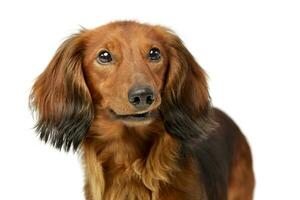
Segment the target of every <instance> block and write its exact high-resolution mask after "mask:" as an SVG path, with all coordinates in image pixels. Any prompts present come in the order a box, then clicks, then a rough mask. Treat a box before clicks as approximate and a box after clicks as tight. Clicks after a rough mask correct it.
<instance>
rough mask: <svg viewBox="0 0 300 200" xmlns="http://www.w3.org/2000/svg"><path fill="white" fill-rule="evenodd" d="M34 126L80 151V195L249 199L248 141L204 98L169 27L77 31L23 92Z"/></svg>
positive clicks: (91, 198)
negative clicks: (82, 179) (82, 176)
mask: <svg viewBox="0 0 300 200" xmlns="http://www.w3.org/2000/svg"><path fill="white" fill-rule="evenodd" d="M30 104H31V107H32V109H33V110H34V111H36V114H37V115H36V116H37V124H36V132H37V133H38V135H39V136H40V138H41V139H42V140H43V141H45V142H49V143H51V144H52V145H53V146H54V147H56V148H58V149H64V150H66V151H69V150H73V151H80V153H82V158H83V161H84V171H85V188H84V190H85V197H86V199H87V200H226V199H228V200H251V199H253V189H254V173H253V169H252V158H251V153H250V149H249V146H248V144H247V142H246V139H245V137H244V136H243V135H242V133H241V131H240V129H239V128H238V127H237V125H236V124H235V123H234V122H233V121H232V120H231V119H230V118H229V117H228V116H227V115H226V114H224V113H223V112H222V111H220V110H218V109H216V108H214V107H213V106H212V105H211V103H210V96H209V92H208V87H207V82H206V75H205V72H204V71H203V69H202V68H201V67H200V66H199V65H198V64H197V62H196V61H195V59H194V58H193V56H192V55H191V53H190V52H189V51H188V50H187V48H186V47H185V46H184V45H183V43H182V41H181V40H180V39H179V37H178V36H176V35H175V34H174V33H173V32H172V31H171V30H169V29H167V28H164V27H162V26H152V25H147V24H141V23H137V22H132V21H120V22H113V23H110V24H107V25H104V26H101V27H98V28H96V29H92V30H86V29H84V30H81V31H80V32H79V33H78V34H75V35H72V36H71V37H70V38H69V39H67V40H66V41H65V42H63V44H62V45H61V46H60V47H59V49H58V50H57V52H56V53H55V55H54V57H53V59H52V60H51V62H50V63H49V65H48V67H47V68H46V69H45V71H44V72H43V73H42V74H41V75H40V76H39V77H38V78H37V80H36V82H35V83H34V85H33V88H32V92H31V95H30Z"/></svg>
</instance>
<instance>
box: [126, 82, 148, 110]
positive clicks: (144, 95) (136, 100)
mask: <svg viewBox="0 0 300 200" xmlns="http://www.w3.org/2000/svg"><path fill="white" fill-rule="evenodd" d="M128 101H129V102H130V103H131V104H132V105H134V107H136V108H138V109H145V108H147V107H149V106H150V105H151V104H152V103H153V101H154V92H153V90H152V89H151V88H150V87H149V86H138V87H134V88H131V89H130V90H129V92H128Z"/></svg>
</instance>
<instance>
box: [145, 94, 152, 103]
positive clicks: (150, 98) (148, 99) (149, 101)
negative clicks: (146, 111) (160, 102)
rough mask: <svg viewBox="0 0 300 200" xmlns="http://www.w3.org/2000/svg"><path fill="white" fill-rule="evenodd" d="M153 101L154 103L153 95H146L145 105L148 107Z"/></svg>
mask: <svg viewBox="0 0 300 200" xmlns="http://www.w3.org/2000/svg"><path fill="white" fill-rule="evenodd" d="M153 101H154V99H153V95H148V96H147V97H146V103H147V104H148V105H151V104H152V103H153Z"/></svg>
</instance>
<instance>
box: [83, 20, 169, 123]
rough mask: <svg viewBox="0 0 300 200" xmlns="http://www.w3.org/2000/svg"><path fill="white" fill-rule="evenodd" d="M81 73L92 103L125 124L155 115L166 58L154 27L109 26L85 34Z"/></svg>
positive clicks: (160, 38)
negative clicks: (83, 74)
mask: <svg viewBox="0 0 300 200" xmlns="http://www.w3.org/2000/svg"><path fill="white" fill-rule="evenodd" d="M85 37H86V38H88V39H87V42H86V49H85V55H86V56H85V57H84V65H83V66H84V67H83V70H84V73H85V76H86V81H87V84H88V87H89V90H90V93H91V95H92V98H93V101H94V104H95V105H96V106H97V107H99V108H100V109H101V110H102V111H104V112H105V111H107V112H109V117H111V118H113V119H114V120H120V121H122V122H123V123H125V124H126V125H130V126H136V125H145V124H148V123H150V122H151V121H152V120H153V118H155V117H156V116H157V111H158V108H159V106H160V104H161V91H162V88H163V86H164V77H165V75H166V72H167V64H168V57H167V51H166V48H165V46H164V45H163V43H162V42H161V41H162V39H163V38H162V36H161V35H160V34H159V33H158V32H157V31H155V29H154V28H153V27H149V26H146V25H137V24H131V23H129V24H109V25H106V26H103V27H100V28H98V29H95V30H94V31H92V32H88V33H86V36H85Z"/></svg>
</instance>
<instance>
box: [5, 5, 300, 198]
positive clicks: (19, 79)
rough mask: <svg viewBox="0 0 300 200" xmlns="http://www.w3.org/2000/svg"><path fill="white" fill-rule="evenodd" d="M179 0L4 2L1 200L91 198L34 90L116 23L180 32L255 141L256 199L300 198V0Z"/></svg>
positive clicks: (220, 98)
mask: <svg viewBox="0 0 300 200" xmlns="http://www.w3.org/2000/svg"><path fill="white" fill-rule="evenodd" d="M177 2H178V3H177ZM177 2H175V1H162V0H161V1H157V0H149V1H130V0H125V1H124V0H123V1H119V2H117V1H112V0H106V1H101V0H98V1H94V2H92V1H81V2H77V1H54V0H52V1H47V2H45V1H30V0H26V1H21V0H19V1H15V0H11V1H6V2H4V1H1V3H0V34H1V35H0V58H1V60H0V61H1V62H0V70H1V71H0V95H1V96H0V101H1V102H0V113H1V114H0V123H1V126H0V127H1V131H0V134H1V135H0V136H1V137H0V199H3V200H17V199H30V200H41V199H43V200H53V199H55V200H60V199H61V200H66V199H72V200H77V199H78V200H80V199H83V192H82V187H83V173H82V169H81V165H80V161H79V159H78V156H77V155H74V154H72V153H69V154H66V153H63V152H59V151H57V150H55V149H53V148H51V147H50V146H49V145H44V144H43V143H42V142H40V141H39V140H38V138H37V137H36V135H35V134H34V131H33V129H32V127H33V125H34V122H33V119H32V116H31V112H30V111H29V109H28V94H29V91H30V87H31V85H32V83H33V80H34V79H35V78H36V76H37V75H38V74H39V73H41V72H42V70H43V69H44V68H45V67H46V65H47V64H48V62H49V61H50V59H51V57H52V56H53V54H54V52H55V50H56V48H57V47H58V46H59V44H60V43H61V42H62V41H63V40H64V39H65V38H66V37H67V36H68V35H70V34H71V33H73V32H76V31H77V30H78V29H79V28H80V25H81V26H84V27H86V28H93V27H96V26H99V25H102V24H105V23H107V22H110V21H112V20H116V19H123V20H124V19H136V20H139V21H140V22H149V23H153V24H161V25H165V26H168V27H170V28H172V29H173V30H175V31H176V32H177V34H178V35H179V36H180V37H181V38H182V39H183V41H184V42H185V44H186V46H187V48H188V49H189V50H190V51H191V52H192V54H193V55H194V56H195V57H196V58H197V60H198V61H199V63H200V64H201V66H202V67H203V68H204V69H205V70H206V72H207V73H208V75H209V77H210V80H209V85H210V93H211V96H212V99H213V104H214V105H215V106H217V107H219V108H222V109H223V110H225V111H226V112H227V113H228V114H229V115H230V116H231V117H232V118H233V119H234V120H235V121H236V122H237V123H238V125H239V126H240V127H241V129H242V130H243V131H244V133H245V135H246V136H247V138H248V140H249V142H250V144H251V147H252V151H253V157H254V167H255V173H256V180H257V184H256V191H255V199H257V200H266V199H267V200H268V199H272V200H274V199H280V200H282V199H288V200H294V199H295V200H297V199H300V191H299V190H300V185H299V182H300V173H299V171H300V162H299V157H300V156H299V153H300V128H299V123H300V122H299V113H300V105H299V104H300V95H299V91H300V90H299V86H300V79H299V77H300V73H299V68H300V6H299V5H298V2H297V1H289V0H287V1H276V0H273V1H266V0H261V1H258V0H256V1H253V0H252V1H247V2H246V1H241V0H237V1H233V0H227V1H214V0H210V1H206V2H203V1H198V3H197V1H188V0H184V1H177Z"/></svg>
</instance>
